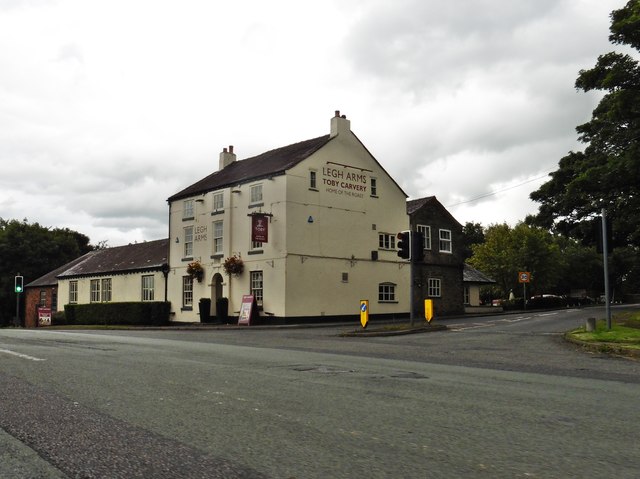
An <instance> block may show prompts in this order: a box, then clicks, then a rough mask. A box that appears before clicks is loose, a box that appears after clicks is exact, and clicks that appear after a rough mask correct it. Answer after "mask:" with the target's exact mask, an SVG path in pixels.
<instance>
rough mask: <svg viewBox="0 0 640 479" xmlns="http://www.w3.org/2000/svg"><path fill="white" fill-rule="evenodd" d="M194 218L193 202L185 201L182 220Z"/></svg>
mask: <svg viewBox="0 0 640 479" xmlns="http://www.w3.org/2000/svg"><path fill="white" fill-rule="evenodd" d="M189 218H193V200H184V201H183V202H182V219H184V220H186V219H189Z"/></svg>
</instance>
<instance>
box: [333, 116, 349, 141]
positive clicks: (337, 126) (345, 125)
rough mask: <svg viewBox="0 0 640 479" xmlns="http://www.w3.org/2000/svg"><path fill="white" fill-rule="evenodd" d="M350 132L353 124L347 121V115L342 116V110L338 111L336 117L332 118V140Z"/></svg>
mask: <svg viewBox="0 0 640 479" xmlns="http://www.w3.org/2000/svg"><path fill="white" fill-rule="evenodd" d="M350 131H351V122H350V121H349V120H347V116H346V115H340V110H336V113H335V115H334V117H333V118H331V138H333V137H334V136H338V135H340V134H346V133H349V132H350Z"/></svg>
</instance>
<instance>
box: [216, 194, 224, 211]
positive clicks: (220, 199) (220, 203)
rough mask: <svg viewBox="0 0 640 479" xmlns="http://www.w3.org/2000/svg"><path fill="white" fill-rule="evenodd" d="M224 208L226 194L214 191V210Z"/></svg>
mask: <svg viewBox="0 0 640 479" xmlns="http://www.w3.org/2000/svg"><path fill="white" fill-rule="evenodd" d="M222 210H224V194H223V193H222V192H220V193H214V194H213V211H222Z"/></svg>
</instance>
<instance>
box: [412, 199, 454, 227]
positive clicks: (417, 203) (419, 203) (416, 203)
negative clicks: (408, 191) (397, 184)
mask: <svg viewBox="0 0 640 479" xmlns="http://www.w3.org/2000/svg"><path fill="white" fill-rule="evenodd" d="M425 206H429V207H432V208H441V209H442V210H443V211H444V212H445V213H446V214H447V215H449V217H450V218H451V220H452V221H454V222H456V223H457V224H459V225H460V222H459V221H458V220H457V219H455V218H454V216H453V215H452V214H451V213H449V210H448V209H446V208H445V207H444V205H443V204H442V203H440V202H439V201H438V198H436V197H435V196H426V197H424V198H418V199H415V200H409V201H407V214H408V215H412V214H414V213H416V212H417V211H418V210H420V209H421V208H423V207H425ZM460 226H462V225H460Z"/></svg>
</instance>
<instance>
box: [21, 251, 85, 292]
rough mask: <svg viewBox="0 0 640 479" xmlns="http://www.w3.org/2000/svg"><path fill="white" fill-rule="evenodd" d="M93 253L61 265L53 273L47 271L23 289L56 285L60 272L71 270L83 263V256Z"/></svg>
mask: <svg viewBox="0 0 640 479" xmlns="http://www.w3.org/2000/svg"><path fill="white" fill-rule="evenodd" d="M92 253H94V252H93V251H91V252H89V253H87V254H85V255H83V256H80V257H78V258H76V259H74V260H73V261H70V262H68V263H66V264H63V265H62V266H60V267H59V268H56V269H54V270H53V271H49V272H48V273H47V274H45V275H43V276H40V277H39V278H38V279H35V280H33V281H31V282H30V283H29V284H26V285H25V286H24V287H25V288H35V287H43V286H55V285H56V284H58V278H57V276H58V275H59V274H61V273H62V272H64V271H66V270H67V269H69V268H71V267H72V266H75V265H76V264H78V263H79V262H81V261H84V259H85V256H87V255H88V254H92Z"/></svg>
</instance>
